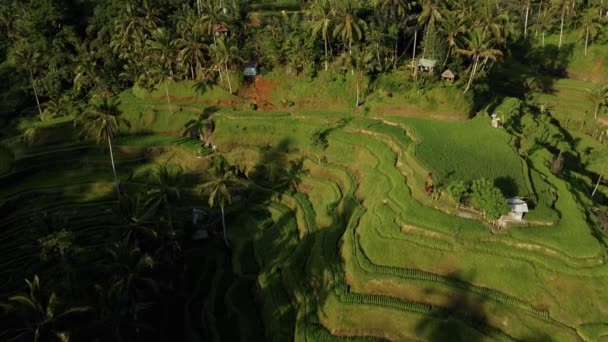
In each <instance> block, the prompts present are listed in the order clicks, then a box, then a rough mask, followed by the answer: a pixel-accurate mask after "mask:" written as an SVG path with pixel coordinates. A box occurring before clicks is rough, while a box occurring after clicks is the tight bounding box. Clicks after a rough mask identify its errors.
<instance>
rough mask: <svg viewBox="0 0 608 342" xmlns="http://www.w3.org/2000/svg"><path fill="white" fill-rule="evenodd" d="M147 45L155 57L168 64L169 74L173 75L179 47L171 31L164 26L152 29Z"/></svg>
mask: <svg viewBox="0 0 608 342" xmlns="http://www.w3.org/2000/svg"><path fill="white" fill-rule="evenodd" d="M146 47H147V48H148V50H149V51H150V52H152V56H153V57H154V58H156V59H157V60H158V61H159V62H161V64H164V65H166V66H167V68H168V70H169V76H171V77H173V63H174V62H175V57H176V56H177V53H178V51H179V49H178V48H177V47H176V41H175V40H174V39H173V37H171V33H170V31H169V30H167V29H166V28H164V27H162V28H157V29H156V30H154V31H152V37H151V38H150V39H148V40H147V41H146Z"/></svg>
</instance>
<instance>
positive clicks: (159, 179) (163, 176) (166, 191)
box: [146, 163, 184, 235]
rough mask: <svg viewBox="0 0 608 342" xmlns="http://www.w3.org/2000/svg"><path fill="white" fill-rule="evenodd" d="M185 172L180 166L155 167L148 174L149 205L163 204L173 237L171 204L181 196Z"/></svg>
mask: <svg viewBox="0 0 608 342" xmlns="http://www.w3.org/2000/svg"><path fill="white" fill-rule="evenodd" d="M183 173H184V170H183V169H182V167H181V166H179V165H167V164H166V163H165V164H162V165H154V166H153V167H152V169H151V170H150V171H149V172H148V173H147V176H148V187H150V190H148V191H147V192H146V196H147V197H148V200H147V204H148V205H151V206H152V207H159V206H160V205H161V204H162V205H163V206H164V207H165V210H166V211H167V217H168V219H169V229H170V230H171V234H172V235H173V234H174V233H175V232H174V230H173V218H172V215H171V204H170V203H171V202H172V201H174V200H178V199H179V198H180V197H181V196H180V186H181V183H182V174H183Z"/></svg>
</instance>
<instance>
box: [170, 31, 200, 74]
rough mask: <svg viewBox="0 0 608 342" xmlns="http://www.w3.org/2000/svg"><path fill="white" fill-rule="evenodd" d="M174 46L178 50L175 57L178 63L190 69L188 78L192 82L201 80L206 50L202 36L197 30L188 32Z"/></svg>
mask: <svg viewBox="0 0 608 342" xmlns="http://www.w3.org/2000/svg"><path fill="white" fill-rule="evenodd" d="M175 44H176V46H178V47H179V48H180V50H179V53H178V57H177V60H178V63H181V64H182V65H183V66H186V68H188V69H190V76H191V78H192V79H193V80H201V79H202V76H203V67H204V65H205V63H206V60H207V54H206V51H207V50H208V46H207V44H205V41H204V38H203V36H202V34H201V33H200V32H199V31H198V30H192V31H189V32H188V33H187V34H186V36H184V37H182V38H178V39H177V40H176V41H175Z"/></svg>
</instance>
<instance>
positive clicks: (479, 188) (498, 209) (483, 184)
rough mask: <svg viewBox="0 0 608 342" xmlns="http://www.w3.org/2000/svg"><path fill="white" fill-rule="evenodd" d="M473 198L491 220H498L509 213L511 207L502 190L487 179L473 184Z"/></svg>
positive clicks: (475, 181) (478, 180) (477, 180)
mask: <svg viewBox="0 0 608 342" xmlns="http://www.w3.org/2000/svg"><path fill="white" fill-rule="evenodd" d="M471 197H472V198H473V200H474V201H475V204H476V206H477V207H479V208H480V209H482V210H484V211H485V212H486V214H487V215H488V217H489V218H492V219H497V218H499V217H500V216H501V215H503V214H506V213H508V212H509V206H508V205H507V201H506V199H505V197H504V196H503V194H502V192H500V189H498V188H497V187H495V186H494V184H493V183H492V182H491V181H489V180H487V179H485V178H480V179H476V180H474V181H473V183H472V184H471Z"/></svg>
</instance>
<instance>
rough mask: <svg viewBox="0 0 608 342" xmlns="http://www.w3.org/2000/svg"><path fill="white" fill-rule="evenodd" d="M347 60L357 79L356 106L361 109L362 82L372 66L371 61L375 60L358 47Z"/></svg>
mask: <svg viewBox="0 0 608 342" xmlns="http://www.w3.org/2000/svg"><path fill="white" fill-rule="evenodd" d="M346 58H347V63H348V66H349V67H350V68H351V70H352V71H353V75H354V77H355V89H356V93H357V96H356V102H355V106H356V107H359V106H360V105H361V101H360V96H361V95H360V94H361V89H360V88H361V80H362V79H363V76H364V74H365V73H366V72H367V67H368V66H369V65H370V60H371V59H372V58H373V56H371V55H370V54H369V53H366V52H365V51H363V49H361V47H357V48H355V49H353V51H352V53H350V54H349V55H348V56H346Z"/></svg>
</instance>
